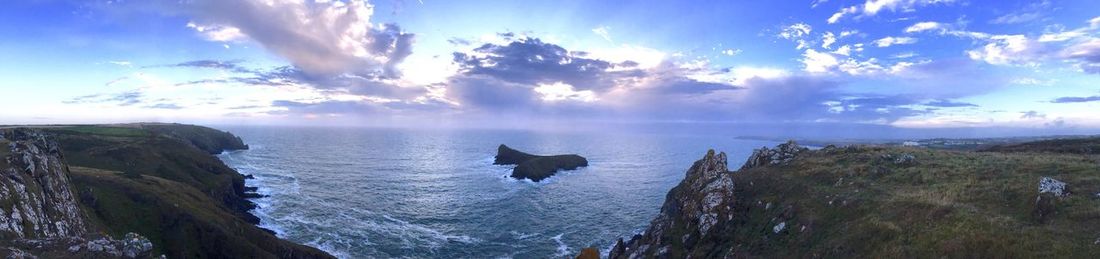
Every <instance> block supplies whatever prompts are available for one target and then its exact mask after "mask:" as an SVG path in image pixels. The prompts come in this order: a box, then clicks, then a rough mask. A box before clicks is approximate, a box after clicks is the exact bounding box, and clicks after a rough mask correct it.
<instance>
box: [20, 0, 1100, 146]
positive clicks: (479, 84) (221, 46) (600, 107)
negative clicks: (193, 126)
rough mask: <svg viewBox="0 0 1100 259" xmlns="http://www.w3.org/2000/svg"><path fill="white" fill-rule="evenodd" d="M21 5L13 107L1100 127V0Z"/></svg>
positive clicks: (131, 116)
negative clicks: (1099, 0)
mask: <svg viewBox="0 0 1100 259" xmlns="http://www.w3.org/2000/svg"><path fill="white" fill-rule="evenodd" d="M4 5H5V6H4V7H2V8H0V38H2V40H0V57H4V61H3V62H0V91H2V92H4V94H3V95H2V96H4V97H5V98H4V101H3V102H2V103H0V124H50V123H109V122H139V121H161V122H188V123H214V124H277V125H359V126H379V127H420V128H440V127H443V128H445V127H520V128H524V127H526V128H569V127H576V126H577V125H633V124H660V125H667V124H676V125H693V124H701V125H714V124H719V125H770V126H768V127H777V128H783V127H810V126H807V125H865V126H868V127H869V128H873V129H882V128H887V129H891V128H892V129H899V130H908V131H914V130H917V131H919V130H922V129H924V130H927V131H929V132H935V131H936V130H942V129H959V128H963V129H975V130H972V131H981V130H980V129H1003V128H1013V129H1027V130H1028V132H1032V133H1036V134H1043V133H1050V134H1055V133H1062V132H1092V131H1094V129H1100V112H1097V111H1098V110H1100V109H1098V108H1100V2H1098V1H1094V0H1064V1H1062V0H1045V1H1011V0H848V1H845V0H802V1H740V0H730V1H436V0H420V1H358V0H347V1H337V0H237V1H213V0H183V1H180V0H149V1H126V0H100V1H62V0H38V1H34V0H31V1H9V2H6V3H5V4H4ZM784 125H785V126H784ZM593 127H600V126H593ZM872 131H877V130H872ZM872 133H873V132H872ZM858 134H864V133H858Z"/></svg>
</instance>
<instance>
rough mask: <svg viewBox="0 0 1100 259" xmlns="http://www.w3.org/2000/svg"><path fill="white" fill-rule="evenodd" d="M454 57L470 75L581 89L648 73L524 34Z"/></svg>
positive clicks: (606, 85)
mask: <svg viewBox="0 0 1100 259" xmlns="http://www.w3.org/2000/svg"><path fill="white" fill-rule="evenodd" d="M454 61H455V63H457V64H458V65H459V66H460V72H461V73H463V74H467V75H487V76H491V77H494V78H498V79H501V80H504V81H508V82H512V83H519V84H527V85H534V84H548V83H555V82H563V83H566V84H569V85H572V86H573V87H575V88H577V89H580V90H598V91H600V90H606V89H608V88H610V87H613V86H615V85H616V81H617V80H621V79H627V78H636V77H642V76H644V75H645V74H644V73H643V71H642V70H639V69H627V70H612V69H613V68H616V67H617V66H618V64H612V63H610V62H607V61H603V60H598V59H590V58H585V57H583V56H581V55H578V53H577V52H570V51H568V50H566V49H565V48H562V47H561V46H558V45H554V44H550V43H545V42H543V41H542V40H539V39H538V38H521V39H518V40H516V41H512V42H510V43H508V44H507V45H495V44H484V45H482V46H480V47H478V48H475V49H474V50H473V51H472V52H470V53H463V52H455V53H454Z"/></svg>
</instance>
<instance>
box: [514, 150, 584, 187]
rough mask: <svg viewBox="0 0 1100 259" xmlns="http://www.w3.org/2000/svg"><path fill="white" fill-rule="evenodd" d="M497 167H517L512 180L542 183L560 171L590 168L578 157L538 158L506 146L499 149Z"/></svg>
mask: <svg viewBox="0 0 1100 259" xmlns="http://www.w3.org/2000/svg"><path fill="white" fill-rule="evenodd" d="M493 164H497V165H516V168H515V169H512V178H516V179H531V180H532V181H536V182H538V181H542V179H546V178H547V177H550V176H552V175H554V174H555V173H557V172H558V171H559V170H574V169H577V168H580V167H584V166H588V160H587V159H585V158H584V157H581V156H578V155H573V154H570V155H556V156H538V155H532V154H528V153H524V152H521V151H518V150H515V149H512V148H509V147H508V146H505V145H500V147H498V148H497V156H496V158H495V160H494V161H493Z"/></svg>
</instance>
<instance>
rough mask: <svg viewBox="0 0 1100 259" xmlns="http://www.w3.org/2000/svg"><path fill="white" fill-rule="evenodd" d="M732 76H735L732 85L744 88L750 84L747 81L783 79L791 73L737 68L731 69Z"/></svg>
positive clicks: (780, 70)
mask: <svg viewBox="0 0 1100 259" xmlns="http://www.w3.org/2000/svg"><path fill="white" fill-rule="evenodd" d="M730 74H731V75H732V76H733V80H732V82H731V83H733V85H738V86H743V85H745V84H747V83H748V82H747V81H748V80H750V79H754V78H763V79H775V78H782V77H786V76H788V75H789V74H790V73H788V72H787V71H786V70H782V69H775V68H766V67H736V68H733V69H730Z"/></svg>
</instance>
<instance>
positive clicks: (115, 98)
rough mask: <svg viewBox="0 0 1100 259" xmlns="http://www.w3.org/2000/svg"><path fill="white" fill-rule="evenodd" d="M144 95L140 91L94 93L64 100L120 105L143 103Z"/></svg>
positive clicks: (68, 101) (69, 102) (67, 102)
mask: <svg viewBox="0 0 1100 259" xmlns="http://www.w3.org/2000/svg"><path fill="white" fill-rule="evenodd" d="M143 96H144V95H143V94H142V93H141V92H139V91H127V92H121V93H115V94H92V95H85V96H78V97H74V98H72V99H69V100H66V101H62V103H66V104H82V103H112V104H115V105H118V106H130V105H134V104H138V103H141V98H142V97H143Z"/></svg>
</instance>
